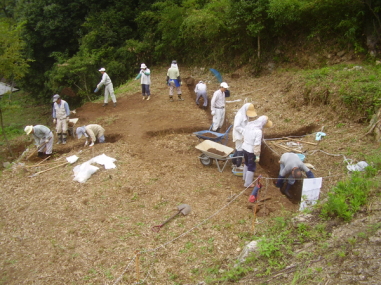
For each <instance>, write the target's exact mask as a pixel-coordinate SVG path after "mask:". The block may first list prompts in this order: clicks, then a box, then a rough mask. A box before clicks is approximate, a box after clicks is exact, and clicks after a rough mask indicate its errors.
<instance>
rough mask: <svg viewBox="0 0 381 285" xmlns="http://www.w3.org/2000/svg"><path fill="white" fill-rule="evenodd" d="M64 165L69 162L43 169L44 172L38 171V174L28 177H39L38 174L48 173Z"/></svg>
mask: <svg viewBox="0 0 381 285" xmlns="http://www.w3.org/2000/svg"><path fill="white" fill-rule="evenodd" d="M66 164H70V162H65V163H62V164H59V165H56V166H54V167H50V168H48V169H45V170H42V171H39V172H37V173H35V174H32V175H30V176H28V177H35V176H37V175H39V174H41V173H44V172H46V171H49V170H51V169H54V168H57V167H60V166H63V165H66Z"/></svg>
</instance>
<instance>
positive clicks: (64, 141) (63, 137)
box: [62, 133, 67, 144]
mask: <svg viewBox="0 0 381 285" xmlns="http://www.w3.org/2000/svg"><path fill="white" fill-rule="evenodd" d="M66 137H67V134H66V133H63V134H62V144H66Z"/></svg>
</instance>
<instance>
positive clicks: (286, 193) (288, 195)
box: [282, 183, 292, 199]
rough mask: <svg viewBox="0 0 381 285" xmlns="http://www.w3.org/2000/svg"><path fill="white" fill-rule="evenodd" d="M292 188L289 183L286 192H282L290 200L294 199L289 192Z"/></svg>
mask: <svg viewBox="0 0 381 285" xmlns="http://www.w3.org/2000/svg"><path fill="white" fill-rule="evenodd" d="M290 187H291V185H290V184H288V183H287V185H286V189H284V191H282V194H284V195H286V196H287V198H288V199H292V196H291V194H290V192H289V190H290Z"/></svg>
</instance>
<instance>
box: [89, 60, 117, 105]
mask: <svg viewBox="0 0 381 285" xmlns="http://www.w3.org/2000/svg"><path fill="white" fill-rule="evenodd" d="M99 72H100V73H102V80H101V82H99V83H98V85H97V88H96V89H95V90H94V93H96V92H98V90H99V89H100V88H101V87H102V85H104V86H105V98H104V103H103V106H102V107H106V106H107V105H108V95H110V96H111V99H112V102H114V107H116V98H115V94H114V86H113V85H112V82H111V79H110V76H108V74H107V73H106V69H105V68H103V67H102V68H101V69H99Z"/></svg>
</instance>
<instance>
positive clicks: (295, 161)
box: [279, 152, 310, 177]
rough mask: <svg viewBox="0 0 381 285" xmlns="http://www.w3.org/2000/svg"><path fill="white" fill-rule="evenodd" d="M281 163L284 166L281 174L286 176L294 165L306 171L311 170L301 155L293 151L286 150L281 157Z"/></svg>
mask: <svg viewBox="0 0 381 285" xmlns="http://www.w3.org/2000/svg"><path fill="white" fill-rule="evenodd" d="M280 164H282V165H283V166H284V167H283V168H281V171H280V172H279V175H281V176H283V177H286V176H287V175H288V174H290V173H291V171H292V169H293V168H294V167H298V168H300V170H302V171H304V172H306V173H307V172H308V171H310V169H309V168H308V167H307V166H305V164H304V163H303V162H302V161H301V160H300V158H299V156H298V155H297V154H295V153H292V152H286V153H284V154H282V156H281V157H280Z"/></svg>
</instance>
